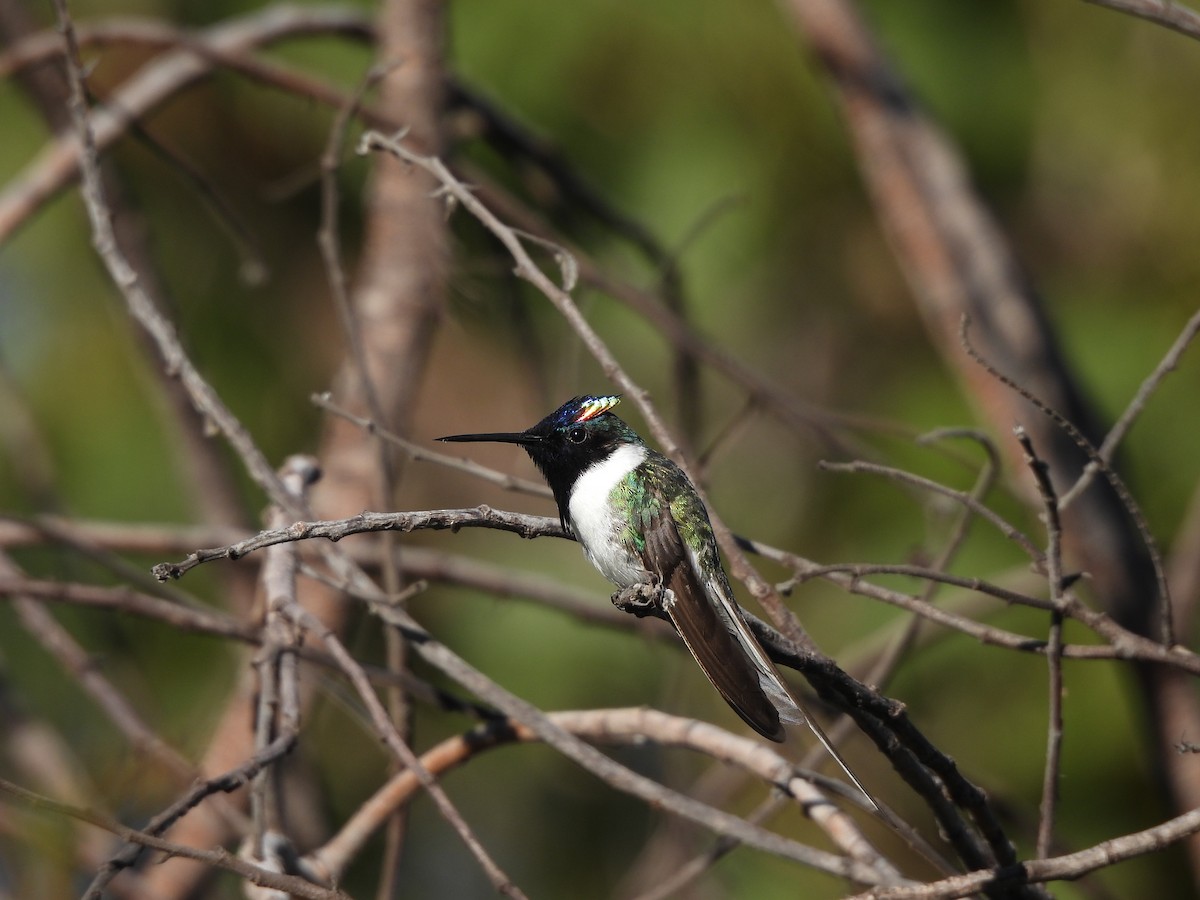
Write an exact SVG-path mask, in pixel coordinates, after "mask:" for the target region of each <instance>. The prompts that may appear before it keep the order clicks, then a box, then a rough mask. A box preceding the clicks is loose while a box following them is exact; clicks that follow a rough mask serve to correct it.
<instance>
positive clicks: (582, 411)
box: [571, 396, 621, 425]
mask: <svg viewBox="0 0 1200 900" xmlns="http://www.w3.org/2000/svg"><path fill="white" fill-rule="evenodd" d="M620 402H621V398H620V397H619V396H611V397H580V398H579V411H578V412H577V413H575V416H574V417H573V418H572V419H571V422H572V423H573V424H575V425H578V424H580V423H581V422H586V421H588V420H589V419H594V418H596V416H598V415H600V414H601V413H606V412H608V411H609V410H610V409H612V408H613V407H614V406H616V405H617V404H618V403H620Z"/></svg>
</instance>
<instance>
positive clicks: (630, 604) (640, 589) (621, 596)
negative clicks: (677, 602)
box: [611, 580, 666, 619]
mask: <svg viewBox="0 0 1200 900" xmlns="http://www.w3.org/2000/svg"><path fill="white" fill-rule="evenodd" d="M665 593H666V592H665V591H664V590H663V586H662V583H661V582H659V581H657V580H655V581H653V582H644V581H643V582H639V583H638V584H634V585H630V586H629V587H627V588H621V590H619V591H614V592H613V595H612V598H611V599H612V604H613V606H615V607H616V608H617V609H619V610H621V611H622V612H627V613H632V614H633V615H635V616H637V617H638V618H639V619H642V618H645V617H646V616H655V617H658V618H662V617H663V606H662V601H663V595H664V594H665Z"/></svg>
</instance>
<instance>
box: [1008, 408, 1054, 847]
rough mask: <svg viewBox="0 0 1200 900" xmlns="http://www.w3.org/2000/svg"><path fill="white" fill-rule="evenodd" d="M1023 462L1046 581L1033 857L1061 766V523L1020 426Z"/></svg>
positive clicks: (1045, 843)
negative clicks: (1044, 698) (1036, 500)
mask: <svg viewBox="0 0 1200 900" xmlns="http://www.w3.org/2000/svg"><path fill="white" fill-rule="evenodd" d="M1013 433H1014V434H1015V435H1016V438H1017V443H1019V444H1020V445H1021V450H1022V451H1023V452H1024V454H1025V462H1026V464H1027V465H1028V466H1029V470H1030V472H1032V473H1033V479H1034V482H1035V483H1036V484H1037V488H1038V494H1039V496H1040V497H1041V498H1042V506H1043V509H1044V511H1045V512H1044V514H1045V518H1046V542H1047V546H1046V578H1047V579H1048V581H1049V582H1050V603H1051V612H1050V635H1049V638H1048V639H1047V641H1046V662H1047V664H1048V666H1049V670H1050V678H1049V691H1050V700H1049V704H1048V707H1049V710H1048V712H1047V716H1046V719H1047V726H1046V765H1045V771H1044V774H1043V776H1042V803H1041V807H1040V816H1039V820H1038V832H1037V850H1036V853H1037V858H1038V859H1045V858H1046V857H1048V856H1049V855H1050V845H1051V843H1052V842H1053V840H1054V821H1055V816H1056V813H1057V809H1058V784H1059V779H1060V777H1061V776H1060V772H1061V767H1062V742H1063V690H1064V688H1063V671H1062V643H1063V639H1062V627H1063V612H1062V606H1063V602H1062V521H1061V520H1060V518H1059V506H1058V497H1057V495H1056V494H1055V492H1054V485H1053V484H1052V483H1051V482H1050V467H1049V466H1048V465H1046V463H1045V462H1044V461H1043V460H1041V459H1039V458H1038V455H1037V453H1036V452H1035V451H1034V449H1033V441H1032V440H1031V439H1030V437H1029V435H1028V433H1027V432H1026V431H1025V429H1024V428H1022V427H1021V426H1019V425H1018V426H1017V427H1016V428H1015V429H1013Z"/></svg>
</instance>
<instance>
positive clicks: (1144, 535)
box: [959, 314, 1175, 647]
mask: <svg viewBox="0 0 1200 900" xmlns="http://www.w3.org/2000/svg"><path fill="white" fill-rule="evenodd" d="M970 327H971V319H970V317H969V316H967V315H965V314H964V315H963V317H962V321H961V323H960V328H959V338H960V339H961V341H962V345H963V349H964V350H966V352H967V355H968V356H970V357H971V359H972V360H974V361H975V362H976V363H977V364H978V365H979V366H980V368H982V369H983V370H984V371H986V372H987V373H988V374H989V375H991V376H992V377H993V378H995V379H996V380H997V381H999V382H1000V383H1001V384H1003V385H1004V386H1005V387H1007V388H1009V389H1011V390H1013V391H1015V392H1016V393H1017V394H1019V395H1020V396H1021V397H1023V398H1024V399H1025V400H1028V401H1029V402H1030V403H1032V404H1033V405H1034V406H1035V407H1036V408H1037V409H1038V410H1039V411H1040V412H1042V413H1044V414H1045V415H1046V416H1048V417H1049V418H1050V420H1051V421H1053V422H1054V424H1055V425H1057V426H1058V427H1059V428H1061V429H1062V430H1063V432H1064V433H1065V434H1066V435H1067V436H1068V437H1069V438H1071V440H1072V441H1074V442H1075V445H1076V446H1077V447H1079V449H1080V450H1082V451H1083V452H1084V453H1086V454H1087V456H1088V458H1089V459H1090V460H1091V461H1092V462H1093V463H1095V464H1096V466H1097V467H1098V468H1099V469H1100V471H1101V472H1103V473H1104V477H1105V479H1106V480H1107V481H1108V483H1109V485H1110V486H1111V487H1112V489H1113V492H1114V493H1115V494H1116V495H1117V497H1118V498H1119V499H1120V501H1121V506H1122V507H1124V509H1125V512H1126V513H1127V514H1128V516H1129V518H1130V520H1131V521H1132V522H1133V524H1134V527H1135V528H1137V532H1138V534H1139V535H1140V536H1141V539H1142V543H1143V545H1144V546H1145V548H1146V552H1147V553H1148V554H1149V556H1150V563H1151V565H1152V566H1153V568H1154V579H1155V584H1156V586H1157V588H1158V614H1159V628H1160V633H1161V635H1162V638H1161V640H1162V644H1163V646H1165V647H1170V646H1171V645H1172V644H1174V643H1175V639H1174V628H1173V626H1172V624H1171V622H1172V612H1171V591H1170V588H1169V587H1168V586H1167V575H1166V571H1165V569H1164V568H1163V561H1162V556H1161V554H1160V553H1159V551H1158V543H1157V542H1156V541H1155V540H1154V535H1153V534H1152V533H1151V531H1150V526H1149V524H1148V523H1147V522H1146V517H1145V516H1144V515H1143V514H1142V509H1141V507H1140V506H1139V505H1138V503H1137V501H1136V500H1134V499H1133V495H1132V494H1131V493H1130V492H1129V488H1128V487H1126V485H1125V481H1124V479H1122V478H1121V476H1120V475H1118V474H1117V472H1116V470H1115V469H1113V468H1112V466H1110V465H1109V464H1108V462H1107V461H1106V460H1105V459H1104V458H1103V457H1102V456H1101V455H1100V453H1099V451H1098V450H1097V449H1096V448H1095V447H1094V446H1093V445H1092V442H1091V441H1089V440H1088V439H1087V435H1085V434H1084V433H1083V432H1082V431H1080V430H1079V428H1078V427H1076V425H1075V423H1073V422H1071V421H1070V420H1069V419H1067V418H1066V417H1065V416H1064V415H1063V414H1062V413H1060V412H1058V410H1056V409H1054V408H1052V407H1051V406H1049V405H1048V404H1046V403H1045V402H1044V401H1043V400H1042V399H1041V398H1039V397H1037V396H1035V395H1034V394H1033V393H1032V392H1030V391H1029V390H1027V389H1026V388H1024V387H1022V386H1021V385H1020V384H1018V383H1017V382H1016V381H1014V380H1013V379H1012V378H1009V377H1008V376H1007V375H1005V374H1004V373H1003V372H1001V371H1000V370H998V369H997V368H996V367H995V366H993V365H992V364H991V363H990V362H988V361H987V360H986V359H985V358H984V357H983V356H982V355H981V354H980V352H979V351H978V350H976V349H975V347H974V346H972V344H971V340H970V334H969V332H970Z"/></svg>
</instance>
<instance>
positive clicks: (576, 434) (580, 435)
mask: <svg viewBox="0 0 1200 900" xmlns="http://www.w3.org/2000/svg"><path fill="white" fill-rule="evenodd" d="M586 437H587V431H585V430H584V429H582V428H572V429H571V430H570V431H568V432H567V440H568V441H570V442H571V443H572V444H582V443H583V440H584V438H586Z"/></svg>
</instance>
